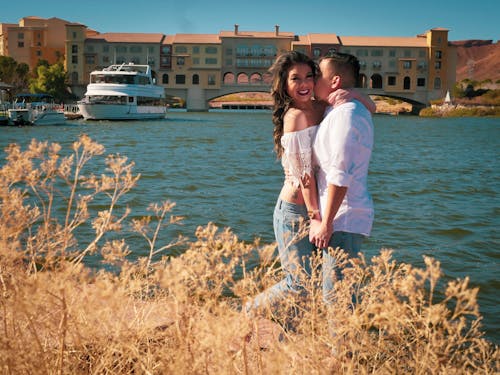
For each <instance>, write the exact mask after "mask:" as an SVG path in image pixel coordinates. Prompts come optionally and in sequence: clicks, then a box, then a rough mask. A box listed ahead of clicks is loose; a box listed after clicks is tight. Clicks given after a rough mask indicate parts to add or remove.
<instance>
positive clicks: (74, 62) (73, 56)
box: [71, 55, 78, 64]
mask: <svg viewBox="0 0 500 375" xmlns="http://www.w3.org/2000/svg"><path fill="white" fill-rule="evenodd" d="M71 63H72V64H78V55H72V56H71Z"/></svg>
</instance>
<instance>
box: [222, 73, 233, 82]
mask: <svg viewBox="0 0 500 375" xmlns="http://www.w3.org/2000/svg"><path fill="white" fill-rule="evenodd" d="M223 82H224V84H232V83H234V74H233V73H231V72H228V73H226V74H224V81H223Z"/></svg>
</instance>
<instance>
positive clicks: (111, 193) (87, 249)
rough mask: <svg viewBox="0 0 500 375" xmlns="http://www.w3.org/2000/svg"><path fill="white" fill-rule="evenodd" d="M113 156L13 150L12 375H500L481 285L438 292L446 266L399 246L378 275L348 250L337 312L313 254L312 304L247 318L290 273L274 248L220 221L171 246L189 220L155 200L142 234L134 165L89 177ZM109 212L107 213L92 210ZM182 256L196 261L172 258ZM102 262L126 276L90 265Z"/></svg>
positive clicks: (376, 264) (79, 149)
mask: <svg viewBox="0 0 500 375" xmlns="http://www.w3.org/2000/svg"><path fill="white" fill-rule="evenodd" d="M103 153H104V149H103V148H102V146H100V145H99V144H97V143H95V142H93V141H92V140H91V139H89V138H88V137H86V136H82V137H81V138H80V139H79V140H78V141H77V142H75V143H74V145H73V149H72V154H71V155H70V156H61V155H60V147H59V146H58V145H50V146H49V145H48V144H46V143H40V142H36V141H33V142H32V143H31V145H30V146H29V147H28V150H26V151H22V150H21V148H20V147H19V146H16V145H13V146H10V147H9V148H8V150H7V158H6V163H5V164H4V165H3V167H2V168H1V169H0V212H1V217H0V293H1V294H0V295H1V297H0V329H1V331H2V334H1V335H0V366H1V369H2V372H3V373H6V374H17V373H33V374H37V373H61V374H62V373H71V374H80V373H81V374H83V373H85V374H88V373H92V374H103V373H104V374H124V373H141V374H142V373H145V374H166V373H178V374H197V373H210V374H225V373H231V374H234V373H236V374H239V373H244V374H254V373H261V374H269V373H294V374H299V373H300V374H302V373H310V374H326V373H355V374H358V373H361V374H364V373H377V374H385V373H412V374H413V373H417V374H423V373H443V374H444V373H446V374H449V373H470V374H478V373H479V374H481V373H482V374H493V373H498V355H499V351H498V348H497V347H496V346H495V345H493V344H492V343H490V342H488V341H487V340H486V339H484V337H483V333H482V331H481V316H480V314H479V311H478V305H477V301H476V295H477V290H476V289H473V288H470V287H469V286H468V279H465V280H455V281H452V282H450V283H448V285H447V286H446V288H445V290H444V291H440V290H438V285H439V280H440V277H441V271H440V265H439V263H438V262H437V261H435V260H433V259H431V258H425V268H423V269H419V268H415V267H413V266H411V265H408V264H397V263H396V262H395V261H394V260H393V259H392V258H391V251H389V250H383V251H381V253H380V255H379V256H377V257H374V258H373V259H372V260H371V262H370V263H368V262H367V261H366V260H365V259H364V258H363V256H360V257H359V258H357V259H350V260H349V259H346V258H345V254H343V253H342V251H341V250H335V251H334V252H335V256H336V257H337V258H338V259H339V260H340V263H342V264H343V265H345V266H348V267H347V268H346V271H345V278H344V280H342V281H341V282H338V283H337V284H336V294H335V303H334V304H333V305H332V306H328V307H327V306H325V304H323V302H322V296H321V292H320V290H319V288H318V285H319V276H320V272H319V271H320V264H321V259H320V258H319V257H313V259H312V264H313V267H314V269H315V271H316V272H315V273H314V276H313V277H312V278H311V279H310V280H308V281H307V285H306V289H307V290H308V294H307V296H306V297H305V298H302V299H298V300H293V301H292V300H290V301H289V302H288V303H284V304H283V306H282V307H283V309H282V311H276V310H275V311H268V312H266V313H265V315H264V316H262V317H259V318H249V317H247V316H245V315H244V314H242V313H240V312H239V310H240V306H241V301H244V300H246V299H247V298H249V297H251V296H252V295H254V294H255V293H257V292H258V291H260V290H262V289H264V288H266V287H268V286H269V285H271V284H272V283H274V282H276V281H277V280H279V278H280V277H281V273H280V269H279V265H278V264H277V263H276V258H275V256H274V246H273V244H270V245H261V244H260V242H259V240H255V241H254V242H253V243H245V242H243V241H240V240H239V239H238V237H237V236H236V235H235V234H234V233H232V231H231V230H230V229H222V230H220V229H219V228H217V227H216V226H215V225H213V224H211V223H209V224H208V225H207V226H205V227H200V228H198V229H197V231H196V239H195V240H194V241H191V242H187V241H186V240H185V239H183V238H177V239H174V240H173V241H172V242H169V243H167V244H160V242H161V241H160V240H161V238H160V237H161V236H160V235H161V232H162V229H163V228H164V227H165V226H167V225H172V224H176V223H177V222H178V221H179V220H180V219H181V218H180V217H178V216H168V215H169V214H170V212H171V210H172V208H173V207H174V204H173V203H170V202H168V201H167V202H163V203H161V204H152V205H151V206H150V207H149V210H150V212H151V215H150V216H146V217H144V218H140V219H135V220H131V221H130V223H129V225H128V224H127V216H128V214H129V210H128V209H127V208H126V207H123V206H122V205H120V204H119V200H120V198H121V197H122V196H123V195H124V194H126V193H127V192H128V191H129V190H130V189H131V188H133V186H134V185H135V183H136V181H137V179H138V176H134V175H133V174H132V167H133V164H132V163H128V164H127V162H126V158H124V157H120V156H108V157H106V158H105V163H106V166H107V170H106V173H105V174H101V176H99V177H97V176H94V175H92V174H89V173H88V172H86V169H85V166H86V165H87V163H88V162H89V161H90V160H91V159H92V158H98V157H101V155H103ZM93 202H94V203H95V202H99V204H98V205H96V206H99V207H104V208H103V209H101V210H100V211H99V210H97V211H96V210H92V209H90V208H91V206H92V204H93ZM102 202H106V204H105V205H104V204H103V203H102ZM89 228H92V231H90V230H89ZM128 229H131V230H133V231H135V232H137V233H139V234H140V235H141V236H143V237H144V239H145V249H146V253H147V255H146V256H142V257H138V258H137V260H136V261H130V260H129V257H130V254H131V253H133V251H134V249H130V248H129V247H128V245H127V244H126V242H125V241H124V240H123V239H121V238H119V236H120V234H122V233H123V232H124V231H125V230H128ZM79 231H82V232H83V233H84V234H85V235H86V237H85V240H86V241H85V242H86V244H85V245H80V244H78V241H77V238H79V237H81V233H80V232H79ZM109 234H113V236H111V237H108V235H109ZM174 246H176V247H177V248H178V247H179V246H182V247H183V251H181V253H180V254H179V255H177V256H169V255H168V253H167V252H168V250H170V249H172V247H174ZM136 250H137V249H136ZM141 253H144V249H142V251H141ZM91 254H92V255H93V256H97V255H99V256H100V257H101V259H102V261H103V262H105V263H108V264H111V265H113V266H115V267H117V268H116V271H114V272H111V271H109V270H106V269H104V268H103V269H100V270H92V269H90V268H89V267H88V266H86V265H85V259H86V258H87V257H88V256H89V255H91ZM353 296H354V297H355V299H356V300H357V303H356V304H353V303H352V301H353ZM290 308H292V309H293V311H294V312H295V315H294V317H293V319H292V321H291V322H290V321H287V318H289V314H288V313H289V311H290ZM280 310H281V309H280ZM287 314H288V315H287ZM276 322H278V323H286V324H290V323H292V324H293V327H294V329H293V330H287V329H283V328H282V327H281V326H280V325H279V324H276Z"/></svg>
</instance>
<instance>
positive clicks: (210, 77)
mask: <svg viewBox="0 0 500 375" xmlns="http://www.w3.org/2000/svg"><path fill="white" fill-rule="evenodd" d="M208 85H209V86H214V85H215V75H213V74H209V75H208Z"/></svg>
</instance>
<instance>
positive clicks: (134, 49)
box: [130, 46, 142, 53]
mask: <svg viewBox="0 0 500 375" xmlns="http://www.w3.org/2000/svg"><path fill="white" fill-rule="evenodd" d="M130 52H131V53H141V52H142V47H141V46H132V47H130Z"/></svg>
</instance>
